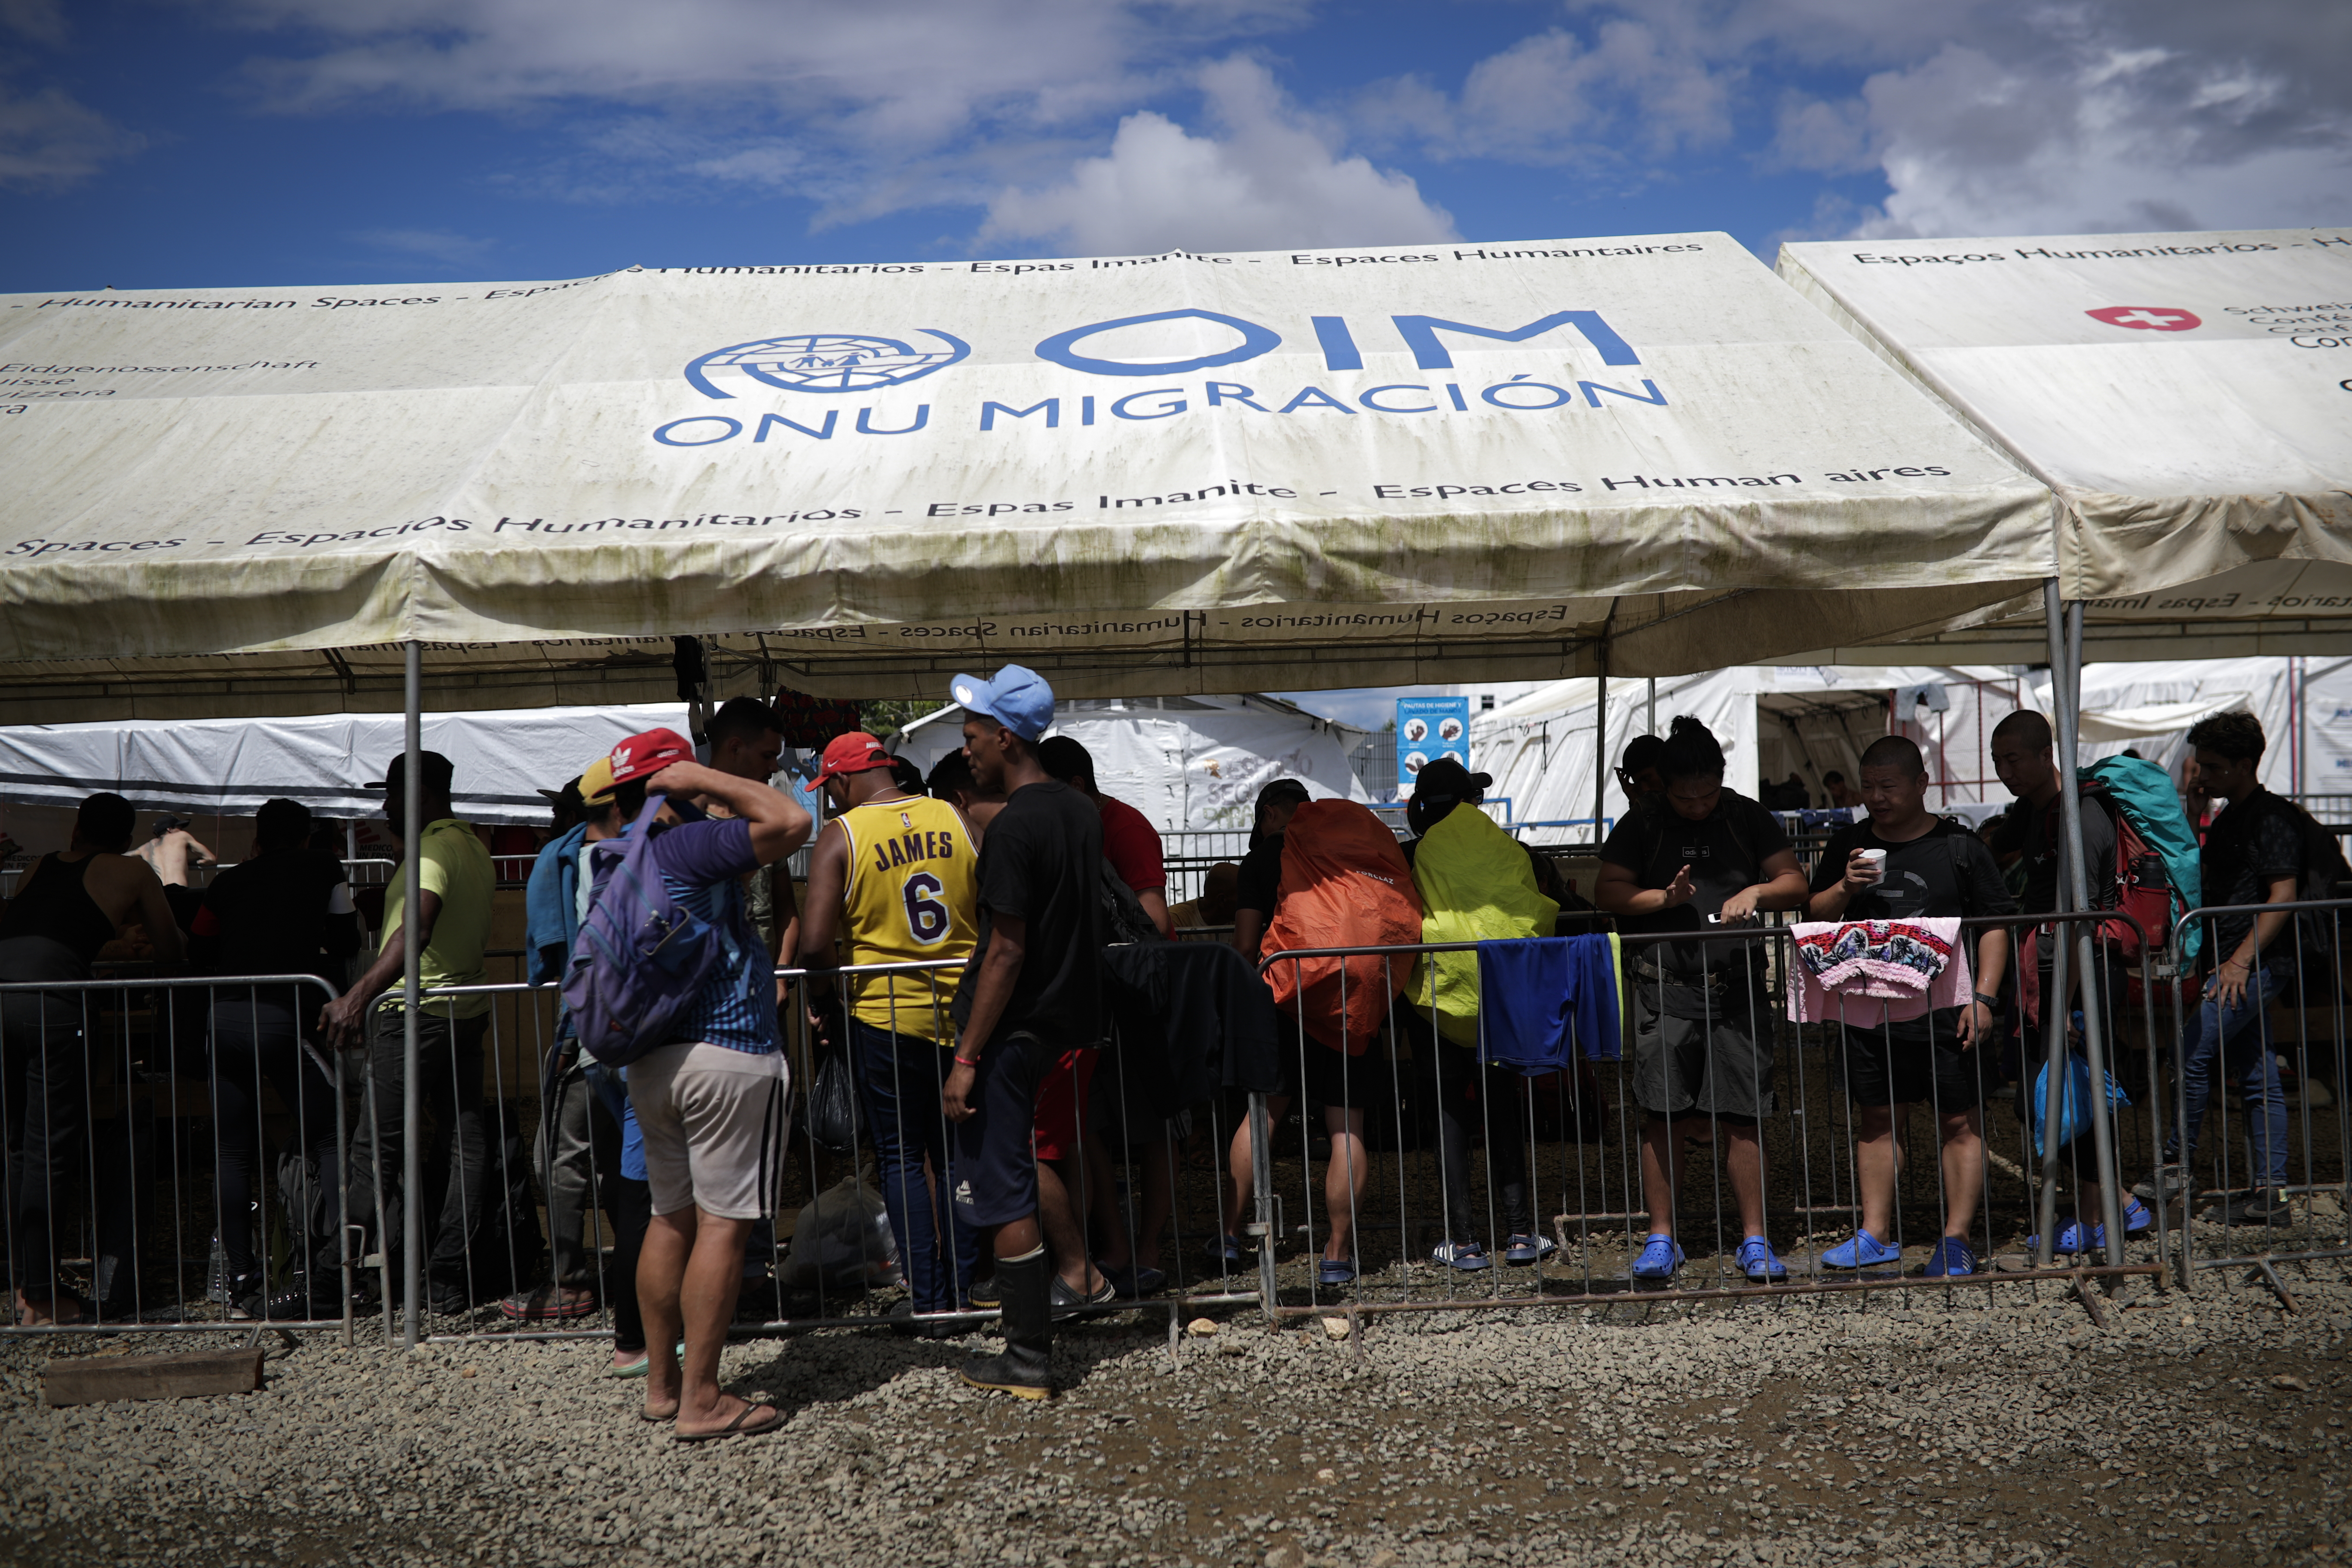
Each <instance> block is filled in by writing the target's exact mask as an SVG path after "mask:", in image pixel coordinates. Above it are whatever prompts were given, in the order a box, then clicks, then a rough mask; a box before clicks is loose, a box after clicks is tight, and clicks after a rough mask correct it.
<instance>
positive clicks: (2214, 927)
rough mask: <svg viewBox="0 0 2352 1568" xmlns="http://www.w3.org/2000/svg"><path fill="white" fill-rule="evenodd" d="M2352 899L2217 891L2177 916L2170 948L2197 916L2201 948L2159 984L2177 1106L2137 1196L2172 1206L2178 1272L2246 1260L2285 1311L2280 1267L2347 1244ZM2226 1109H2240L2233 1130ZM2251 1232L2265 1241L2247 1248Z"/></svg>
mask: <svg viewBox="0 0 2352 1568" xmlns="http://www.w3.org/2000/svg"><path fill="white" fill-rule="evenodd" d="M2347 914H2352V899H2321V900H2294V901H2292V902H2282V903H2274V904H2232V905H2211V906H2206V907H2201V908H2199V909H2195V910H2189V912H2188V913H2187V914H2185V915H2183V916H2182V917H2181V918H2180V919H2179V921H2178V922H2177V923H2176V924H2175V926H2174V928H2173V935H2172V950H2173V951H2174V952H2180V951H2183V949H2184V945H2185V941H2184V939H2185V937H2186V936H2187V934H2188V933H2189V932H2191V931H2195V932H2197V933H2198V934H2199V935H2200V938H2201V942H2200V957H2199V960H2198V962H2197V964H2196V968H2195V972H2194V973H2179V971H2178V970H2176V972H2175V973H2173V975H2172V976H2171V983H2170V984H2169V985H2168V987H2166V989H2167V990H2168V993H2169V994H2170V999H2171V1003H2172V1008H2171V1012H2172V1029H2171V1035H2170V1037H2171V1041H2172V1047H2173V1048H2172V1051H2171V1052H2170V1061H2171V1067H2172V1074H2171V1077H2172V1081H2171V1084H2170V1094H2169V1097H2168V1102H2167V1103H2168V1109H2169V1110H2170V1112H2171V1114H2170V1116H2169V1117H2168V1135H2167V1137H2166V1139H2165V1141H2164V1144H2163V1147H2162V1148H2161V1149H2160V1150H2159V1151H2158V1152H2157V1154H2156V1156H2155V1158H2154V1159H2153V1160H2152V1161H2151V1167H2150V1174H2149V1176H2148V1178H2147V1181H2146V1182H2145V1183H2143V1184H2142V1193H2141V1195H2142V1197H2143V1198H2144V1199H2152V1200H2154V1201H2155V1202H2156V1203H2157V1204H2158V1205H2160V1206H2162V1207H2163V1208H2165V1209H2167V1210H2169V1209H2170V1207H2171V1206H2172V1205H2173V1204H2175V1203H2178V1204H2179V1207H2180V1224H2179V1236H2180V1240H2179V1279H2180V1281H2181V1283H2182V1284H2183V1285H2184V1286H2190V1285H2193V1283H2194V1281H2195V1279H2196V1275H2197V1271H2198V1270H2200V1269H2212V1268H2246V1269H2251V1270H2253V1271H2255V1272H2256V1273H2259V1274H2260V1275H2261V1276H2262V1278H2263V1281H2264V1282H2265V1283H2266V1284H2268V1285H2269V1287H2270V1288H2271V1289H2272V1290H2273V1292H2275V1293H2276V1294H2277V1296H2278V1298H2279V1300H2281V1301H2282V1302H2283V1303H2284V1304H2285V1305H2286V1306H2287V1307H2288V1309H2289V1310H2294V1305H2295V1303H2294V1296H2293V1294H2292V1293H2291V1292H2290V1291H2289V1289H2287V1285H2286V1282H2285V1280H2284V1278H2283V1277H2282V1276H2281V1275H2280V1274H2279V1272H2278V1269H2279V1268H2280V1266H2282V1265H2285V1264H2303V1265H2308V1264H2311V1263H2314V1262H2318V1261H2322V1260H2325V1259H2330V1258H2352V1188H2347V1161H2346V1151H2347V1148H2352V1107H2347V1105H2346V1103H2345V1100H2344V1092H2343V1091H2344V1088H2345V1081H2344V1079H2345V1071H2344V1069H2345V1066H2346V1061H2347V1046H2346V1041H2347V1027H2346V1026H2347V1022H2352V1017H2347V1012H2348V1011H2352V985H2347V981H2352V971H2348V970H2347V958H2352V952H2347V942H2346V940H2345V938H2346V932H2345V922H2346V919H2347ZM2265 917H2273V918H2279V920H2280V925H2279V929H2277V930H2275V931H2270V932H2263V930H2262V925H2263V923H2266V921H2265ZM2250 925H2251V926H2252V928H2253V931H2254V933H2255V934H2256V937H2257V940H2258V941H2259V942H2260V947H2259V949H2258V951H2257V952H2256V954H2255V962H2254V963H2253V965H2252V973H2249V974H2248V975H2247V976H2246V984H2245V988H2244V995H2245V997H2246V998H2247V999H2248V1000H2251V1002H2252V1005H2251V1006H2249V1005H2246V1002H2245V1001H2240V1002H2238V1003H2236V1004H2234V1005H2223V1004H2222V1003H2221V1001H2220V1000H2218V999H2217V998H2216V997H2215V996H2214V995H2213V994H2211V990H2212V987H2213V982H2214V977H2215V973H2216V971H2217V969H2218V968H2219V967H2220V965H2221V963H2222V961H2224V960H2227V959H2230V958H2232V957H2234V956H2235V955H2236V953H2237V952H2239V951H2240V950H2241V949H2242V945H2243V938H2244V937H2245V935H2246V934H2247V932H2248V928H2249V926H2250ZM2224 936H2227V937H2228V938H2230V942H2229V943H2228V946H2227V948H2226V949H2224V947H2223V945H2222V942H2221V939H2222V938H2223V937H2224ZM2233 967H2234V966H2233ZM2232 1089H2234V1090H2235V1091H2236V1092H2235V1095H2234V1101H2235V1103H2234V1105H2233V1103H2232V1100H2233V1097H2232V1095H2231V1092H2230V1091H2231V1090H2232ZM2232 1109H2235V1110H2238V1111H2239V1112H2240V1121H2241V1124H2242V1133H2241V1136H2240V1137H2238V1138H2234V1139H2233V1138H2231V1136H2230V1135H2229V1128H2228V1123H2229V1121H2230V1112H2231V1110H2232ZM2200 1172H2201V1173H2202V1175H2203V1179H2202V1180H2201V1181H2200ZM2249 1232H2251V1233H2252V1235H2253V1236H2255V1237H2259V1238H2260V1245H2259V1247H2254V1248H2252V1249H2249V1247H2248V1245H2247V1240H2248V1233H2249ZM2200 1251H2201V1252H2202V1254H2203V1256H2200Z"/></svg>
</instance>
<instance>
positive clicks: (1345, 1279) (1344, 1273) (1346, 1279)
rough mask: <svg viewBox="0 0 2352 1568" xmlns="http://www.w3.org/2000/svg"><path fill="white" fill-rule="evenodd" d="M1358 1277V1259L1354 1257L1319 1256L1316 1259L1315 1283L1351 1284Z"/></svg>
mask: <svg viewBox="0 0 2352 1568" xmlns="http://www.w3.org/2000/svg"><path fill="white" fill-rule="evenodd" d="M1355 1279H1356V1260H1355V1259H1354V1258H1317V1259H1316V1260H1315V1283H1317V1284H1318V1285H1332V1286H1338V1285H1349V1284H1353V1283H1354V1282H1355Z"/></svg>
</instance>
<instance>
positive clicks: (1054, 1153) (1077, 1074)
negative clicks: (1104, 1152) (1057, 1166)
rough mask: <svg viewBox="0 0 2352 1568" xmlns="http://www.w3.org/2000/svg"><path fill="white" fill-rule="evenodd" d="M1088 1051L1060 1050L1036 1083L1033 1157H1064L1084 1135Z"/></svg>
mask: <svg viewBox="0 0 2352 1568" xmlns="http://www.w3.org/2000/svg"><path fill="white" fill-rule="evenodd" d="M1098 1054H1099V1053H1097V1052H1095V1051H1092V1050H1086V1049H1080V1050H1070V1051H1064V1052H1063V1053H1062V1055H1061V1058H1060V1059H1059V1060H1058V1061H1056V1062H1055V1064H1054V1065H1053V1066H1052V1067H1051V1068H1047V1069H1046V1071H1045V1078H1044V1079H1043V1080H1042V1081H1040V1082H1039V1083H1038V1085H1037V1120H1036V1123H1035V1131H1036V1137H1037V1158H1039V1159H1040V1160H1068V1159H1073V1158H1075V1157H1076V1154H1077V1152H1078V1140H1079V1139H1080V1138H1081V1137H1083V1136H1084V1135H1085V1127H1084V1117H1083V1113H1084V1111H1085V1110H1086V1106H1087V1089H1088V1088H1090V1087H1091V1086H1092V1085H1093V1083H1094V1081H1095V1058H1096V1057H1097V1055H1098Z"/></svg>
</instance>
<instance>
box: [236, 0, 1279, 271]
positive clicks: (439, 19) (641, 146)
mask: <svg viewBox="0 0 2352 1568" xmlns="http://www.w3.org/2000/svg"><path fill="white" fill-rule="evenodd" d="M1309 4H1310V0H1173V3H1158V0H861V3H859V4H856V5H844V4H840V3H839V0H664V4H662V5H645V4H643V3H642V0H234V3H233V4H232V5H230V6H229V7H228V8H227V11H226V15H228V16H231V17H233V18H235V19H236V20H237V21H239V22H241V23H242V24H243V25H245V26H248V27H251V28H254V29H257V30H260V31H264V32H267V33H269V34H271V35H273V36H276V37H284V38H286V39H287V40H289V42H288V43H287V44H286V45H283V46H278V47H274V49H273V52H272V53H271V54H270V55H269V56H268V57H267V58H258V59H256V60H254V61H252V62H250V63H249V65H248V68H247V76H248V79H249V80H250V81H251V83H252V84H253V86H254V89H255V90H256V91H257V93H258V94H259V95H260V97H261V100H262V102H263V103H264V104H265V105H266V106H268V107H269V108H271V109H275V110H280V111H285V112H308V111H324V110H336V109H341V108H345V107H348V106H352V105H354V104H376V105H391V106H410V107H415V108H423V109H436V110H440V109H457V110H493V111H510V112H518V113H522V112H528V113H532V114H538V115H546V114H552V115H556V116H570V117H575V118H576V120H577V121H578V125H577V131H578V145H579V147H580V152H579V153H578V155H577V156H576V157H575V158H573V159H571V160H569V161H566V162H565V163H563V165H562V167H561V168H560V169H559V170H555V171H551V173H550V175H549V179H550V180H551V181H552V182H554V183H560V184H566V185H569V186H570V187H572V188H573V189H575V190H577V191H579V192H581V193H582V194H586V195H601V194H605V193H606V192H608V191H611V190H619V189H626V190H629V191H632V192H635V193H636V194H643V192H644V188H645V184H646V181H647V179H648V178H659V177H661V176H662V175H663V174H667V175H668V176H670V177H671V178H672V179H673V180H678V179H683V180H686V181H688V182H707V183H709V184H720V185H736V186H750V187H752V188H755V189H758V190H761V191H766V192H772V193H775V194H779V195H801V196H806V197H811V198H813V199H814V200H816V201H817V202H819V203H820V204H822V205H824V212H823V213H822V214H821V216H820V219H819V222H820V224H821V225H823V224H827V223H835V222H842V221H854V220H856V219H857V218H861V217H866V216H876V215H877V214H878V213H881V212H887V211H891V210H895V209H898V208H900V207H905V206H910V205H920V204H924V203H929V202H942V201H945V202H959V201H960V202H964V203H972V204H976V203H978V202H981V201H983V200H985V199H986V196H987V194H988V193H989V192H991V191H992V190H995V189H998V188H1000V187H1002V186H1003V184H1006V183H1007V182H1009V181H1017V180H1022V179H1028V178H1035V177H1038V176H1039V175H1040V174H1041V173H1042V171H1043V169H1044V168H1045V166H1046V163H1045V161H1046V160H1049V159H1051V158H1053V157H1054V156H1055V155H1056V154H1058V155H1059V156H1060V157H1062V158H1064V159H1066V157H1067V156H1068V153H1069V150H1070V147H1069V142H1068V140H1067V139H1068V138H1069V137H1070V136H1072V135H1074V134H1083V133H1087V132H1092V131H1094V129H1095V127H1096V126H1097V125H1098V124H1099V123H1100V121H1101V120H1102V119H1103V117H1105V116H1108V115H1110V114H1114V113H1117V112H1118V111H1120V110H1123V109H1128V108H1131V107H1134V106H1135V105H1137V104H1139V103H1140V102H1142V101H1144V100H1146V99H1148V98H1149V97H1150V95H1151V94H1153V93H1154V92H1157V91H1160V90H1163V89H1166V88H1168V87H1170V86H1171V85H1174V84H1180V83H1181V81H1182V79H1183V75H1184V71H1185V70H1186V69H1187V68H1188V67H1189V65H1190V63H1191V62H1192V61H1194V60H1196V59H1198V58H1200V55H1201V53H1202V50H1204V49H1207V48H1211V47H1223V46H1224V45H1227V44H1230V43H1231V42H1232V41H1234V40H1235V39H1238V38H1245V37H1255V36H1258V35H1261V34H1264V33H1265V32H1267V31H1268V30H1270V29H1274V28H1278V27H1281V26H1287V25H1289V24H1291V23H1293V22H1295V21H1297V19H1299V18H1300V17H1301V16H1304V15H1305V13H1306V11H1307V6H1308V5H1309ZM614 110H623V111H627V112H628V114H629V116H630V118H631V119H633V120H635V121H639V122H640V123H639V124H637V125H636V126H635V135H634V136H623V137H620V138H615V137H614V136H613V135H611V134H609V132H610V130H611V126H610V123H609V122H610V121H611V119H612V118H613V115H614ZM642 121H659V127H658V131H657V132H654V133H650V134H648V133H646V128H645V126H644V125H643V124H642ZM630 143H633V144H630Z"/></svg>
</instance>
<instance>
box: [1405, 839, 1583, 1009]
mask: <svg viewBox="0 0 2352 1568" xmlns="http://www.w3.org/2000/svg"><path fill="white" fill-rule="evenodd" d="M1412 880H1413V885H1414V886H1415V887H1417V888H1419V889H1421V899H1422V904H1423V912H1422V921H1421V940H1422V941H1423V942H1494V941H1505V940H1510V939H1514V938H1520V937H1531V936H1549V935H1551V934H1552V931H1553V929H1554V921H1556V920H1557V919H1558V918H1559V905H1558V904H1556V903H1554V902H1553V901H1552V900H1549V899H1548V898H1546V897H1544V896H1543V894H1541V893H1539V892H1538V891H1537V890H1536V874H1535V868H1534V867H1532V866H1530V865H1528V852H1527V851H1526V850H1525V849H1523V848H1521V847H1520V846H1519V842H1518V840H1517V839H1516V838H1513V837H1511V836H1510V835H1509V834H1507V833H1506V832H1504V831H1503V830H1502V829H1501V828H1500V827H1498V826H1496V825H1495V821H1494V819H1493V818H1492V817H1490V816H1487V815H1486V813H1485V812H1483V811H1481V810H1479V809H1478V808H1477V807H1476V806H1475V805H1457V806H1455V807H1454V809H1453V810H1452V811H1449V812H1447V813H1446V814H1445V816H1444V817H1443V818H1441V819H1440V820H1439V822H1438V824H1437V826H1434V827H1433V828H1431V829H1430V830H1429V831H1428V832H1427V833H1424V834H1423V835H1422V836H1421V838H1420V841H1419V842H1418V843H1417V844H1416V845H1415V846H1414V847H1413V861H1412ZM1407 994H1408V996H1409V997H1410V999H1411V1000H1412V1005H1414V1006H1415V1007H1417V1008H1419V1009H1420V1010H1421V1011H1422V1013H1423V1014H1424V1015H1427V1016H1430V1017H1431V1018H1433V1021H1434V1022H1435V1023H1436V1025H1437V1032H1438V1033H1439V1034H1441V1035H1443V1036H1444V1037H1445V1038H1447V1039H1449V1040H1451V1041H1453V1042H1454V1044H1455V1045H1460V1046H1475V1045H1476V1044H1477V1043H1478V955H1477V954H1476V953H1475V952H1425V953H1423V954H1422V956H1421V963H1419V964H1418V965H1417V966H1416V967H1415V968H1414V970H1413V974H1412V986H1411V989H1410V991H1409V992H1408V993H1407Z"/></svg>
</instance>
